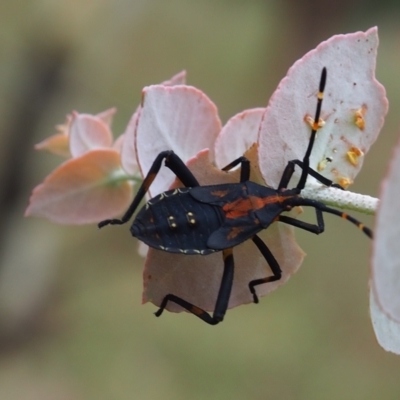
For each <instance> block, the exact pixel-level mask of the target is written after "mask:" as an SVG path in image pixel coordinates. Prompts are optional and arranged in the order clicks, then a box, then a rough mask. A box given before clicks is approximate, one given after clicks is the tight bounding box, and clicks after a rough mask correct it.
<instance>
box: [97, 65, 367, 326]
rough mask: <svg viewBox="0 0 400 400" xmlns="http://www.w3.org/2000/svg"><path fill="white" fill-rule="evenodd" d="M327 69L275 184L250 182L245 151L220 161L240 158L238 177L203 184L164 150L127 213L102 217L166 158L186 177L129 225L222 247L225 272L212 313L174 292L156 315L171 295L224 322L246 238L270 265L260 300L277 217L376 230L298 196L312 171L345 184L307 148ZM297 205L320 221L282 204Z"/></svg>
mask: <svg viewBox="0 0 400 400" xmlns="http://www.w3.org/2000/svg"><path fill="white" fill-rule="evenodd" d="M326 76H327V72H326V68H324V69H323V70H322V73H321V78H320V83H319V92H318V101H317V108H316V112H315V118H314V122H313V123H312V129H311V136H310V140H309V143H308V147H307V150H306V152H305V155H304V157H303V160H292V161H289V162H288V164H287V166H286V167H285V169H284V171H283V174H282V177H281V180H280V183H279V185H278V188H277V189H272V188H269V187H266V186H262V185H259V184H257V183H254V182H251V181H250V180H249V178H250V162H249V160H247V159H246V158H245V157H239V158H238V159H236V160H234V161H233V162H232V163H230V164H229V165H227V166H226V167H225V168H223V170H224V171H229V170H231V169H232V168H234V167H236V166H238V165H239V164H240V166H241V170H240V182H238V183H229V184H220V185H210V186H200V184H199V183H198V181H197V179H196V178H195V176H194V175H193V174H192V172H191V171H190V170H189V169H188V167H187V166H186V165H185V164H184V162H183V161H182V160H181V159H180V158H179V157H178V156H177V155H176V154H175V153H174V152H172V151H163V152H161V153H160V154H159V155H158V156H157V158H156V159H155V160H154V162H153V164H152V166H151V168H150V170H149V172H148V174H147V176H146V177H145V179H144V180H143V183H142V185H141V187H140V188H139V191H138V192H137V194H136V196H135V198H134V199H133V202H132V204H131V205H130V207H129V209H128V210H127V211H126V213H125V214H124V215H123V217H122V218H121V219H107V220H104V221H102V222H100V223H99V224H98V226H99V228H102V227H104V226H106V225H121V224H125V223H126V222H128V221H129V220H130V219H131V218H132V216H133V214H134V212H135V211H136V209H137V208H138V206H139V204H140V202H141V200H142V199H143V197H144V196H145V194H146V192H147V190H148V188H149V186H150V185H151V183H152V182H153V180H154V179H155V177H156V175H157V173H158V171H159V170H160V168H161V166H162V161H163V160H165V166H166V167H168V168H169V169H171V170H172V172H173V173H174V174H175V175H176V176H177V177H178V178H179V179H180V180H181V182H182V183H183V185H184V187H182V188H179V189H172V190H168V191H166V192H164V193H161V194H159V195H158V196H156V197H154V198H152V199H151V200H149V201H148V202H147V203H146V204H145V205H144V206H143V208H142V209H141V210H140V211H139V212H138V213H137V215H136V217H135V219H134V221H133V223H132V226H131V228H130V230H131V233H132V235H133V236H134V237H136V238H138V239H139V240H141V241H143V242H144V243H146V244H148V245H149V246H151V247H154V248H155V249H160V250H164V251H167V252H171V253H181V254H182V255H192V254H200V255H207V254H211V253H214V252H218V251H220V252H222V257H223V264H224V269H223V275H222V279H221V284H220V288H219V292H218V296H217V300H216V304H215V307H214V311H213V313H212V314H211V315H210V314H209V313H207V312H206V311H205V310H203V309H201V308H199V307H197V306H196V305H194V304H192V303H190V302H188V301H186V300H185V299H182V298H180V297H178V296H176V295H174V294H173V293H170V294H167V295H166V296H165V297H164V299H163V301H162V303H161V305H160V308H159V310H158V311H157V312H156V313H155V315H156V316H157V317H158V316H160V315H161V314H162V312H163V310H164V309H165V307H166V305H167V303H168V302H174V303H176V304H178V305H179V306H181V307H183V308H184V309H186V310H187V311H188V312H190V313H192V314H194V315H195V316H197V317H198V318H200V319H201V320H203V321H204V322H206V323H208V324H210V325H216V324H218V323H219V322H221V321H222V320H223V319H224V315H225V313H226V310H227V308H228V303H229V298H230V294H231V289H232V284H233V279H234V257H233V248H234V247H235V246H237V245H239V244H241V243H243V242H245V241H246V240H252V241H253V242H254V244H255V246H256V247H257V248H258V250H259V251H260V253H261V254H262V255H263V257H264V258H265V260H266V261H267V263H268V264H269V266H270V268H271V271H272V275H271V276H267V277H265V278H262V279H256V280H252V281H250V282H249V290H250V292H251V294H252V295H253V301H254V303H258V296H257V293H256V287H257V286H258V285H262V284H265V283H268V282H273V281H277V280H279V279H281V276H282V271H281V269H280V267H279V264H278V262H277V260H276V259H275V257H274V255H273V254H272V252H271V251H270V250H269V248H268V247H267V245H266V244H265V243H264V242H263V241H262V240H261V238H260V237H259V236H258V235H257V233H259V232H260V231H261V230H263V229H267V228H268V227H269V226H270V225H271V224H272V223H273V222H276V221H280V222H282V223H285V224H289V225H292V226H294V227H297V228H300V229H303V230H305V231H308V232H311V233H314V234H319V233H322V232H323V231H324V227H325V224H324V218H323V213H324V212H326V213H329V214H334V215H337V216H339V217H341V218H344V219H346V220H348V221H350V222H351V223H353V224H354V225H356V226H357V227H358V228H359V229H360V230H362V231H363V232H364V233H365V234H366V235H367V236H369V237H371V238H372V231H371V230H370V229H368V228H367V227H365V226H364V225H363V224H362V223H361V222H359V221H357V220H356V219H354V218H353V217H351V216H350V215H348V214H345V213H343V212H341V211H339V210H336V209H334V208H330V207H328V206H326V205H325V204H323V203H320V202H318V201H315V200H312V199H307V198H304V197H301V191H302V190H303V188H304V187H305V184H306V181H307V177H308V176H309V175H311V176H313V177H314V178H315V179H317V180H318V181H319V182H321V183H322V184H324V185H326V186H336V187H338V188H340V189H342V188H341V187H340V186H339V185H336V184H334V183H333V182H332V181H330V180H329V179H327V178H325V177H324V176H322V175H321V174H319V173H318V172H317V171H314V170H313V169H311V168H310V155H311V151H312V148H313V145H314V141H315V138H316V133H317V130H318V128H319V120H320V114H321V105H322V100H323V92H324V88H325V83H326ZM296 165H297V166H298V167H300V168H301V169H302V172H301V175H300V179H299V181H298V183H297V186H296V187H294V188H293V189H287V186H288V184H289V181H290V179H291V177H292V175H293V173H294V170H295V166H296ZM295 206H309V207H312V208H314V210H315V214H316V221H317V223H316V224H312V223H308V222H304V221H300V220H297V219H295V218H292V217H290V216H287V215H282V213H283V212H285V211H289V210H291V209H292V208H293V207H295Z"/></svg>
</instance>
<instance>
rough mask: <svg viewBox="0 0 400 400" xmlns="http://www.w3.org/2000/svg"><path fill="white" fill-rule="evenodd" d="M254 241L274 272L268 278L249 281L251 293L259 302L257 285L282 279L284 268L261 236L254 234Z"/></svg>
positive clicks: (254, 299)
mask: <svg viewBox="0 0 400 400" xmlns="http://www.w3.org/2000/svg"><path fill="white" fill-rule="evenodd" d="M253 242H254V244H255V245H256V246H257V247H258V250H260V252H261V254H262V255H263V256H264V258H265V260H266V261H267V263H268V265H269V267H270V268H271V271H272V274H273V275H272V276H267V277H266V278H261V279H254V280H252V281H250V282H249V289H250V292H251V294H252V295H253V301H254V303H258V296H257V294H256V290H255V286H257V285H262V284H263V283H268V282H274V281H279V279H281V277H282V270H281V268H280V266H279V264H278V261H276V258H275V257H274V255H273V254H272V253H271V250H270V249H269V248H268V247H267V245H266V244H265V243H264V242H263V241H262V240H261V239H260V237H259V236H257V235H254V236H253Z"/></svg>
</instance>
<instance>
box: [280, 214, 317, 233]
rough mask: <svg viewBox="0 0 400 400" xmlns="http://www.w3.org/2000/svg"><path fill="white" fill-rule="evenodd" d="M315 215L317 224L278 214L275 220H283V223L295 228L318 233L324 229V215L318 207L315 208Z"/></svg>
mask: <svg viewBox="0 0 400 400" xmlns="http://www.w3.org/2000/svg"><path fill="white" fill-rule="evenodd" d="M315 214H316V216H317V224H316V225H315V224H310V223H308V222H304V221H300V220H298V219H296V218H292V217H288V216H287V215H279V216H278V217H277V219H276V220H277V221H280V222H284V223H285V224H288V225H292V226H295V227H296V228H300V229H304V230H305V231H308V232H311V233H315V234H316V235H319V234H320V233H322V232H323V231H324V230H325V223H324V217H323V215H322V211H321V210H320V209H318V208H316V209H315Z"/></svg>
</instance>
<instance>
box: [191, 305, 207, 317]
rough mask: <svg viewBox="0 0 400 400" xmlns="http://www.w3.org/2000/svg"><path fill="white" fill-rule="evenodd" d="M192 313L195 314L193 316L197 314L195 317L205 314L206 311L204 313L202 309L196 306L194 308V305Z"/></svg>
mask: <svg viewBox="0 0 400 400" xmlns="http://www.w3.org/2000/svg"><path fill="white" fill-rule="evenodd" d="M190 312H191V313H193V314H195V315H201V314H204V311H203V310H202V309H201V308H199V307H196V306H194V305H192V307H191V308H190Z"/></svg>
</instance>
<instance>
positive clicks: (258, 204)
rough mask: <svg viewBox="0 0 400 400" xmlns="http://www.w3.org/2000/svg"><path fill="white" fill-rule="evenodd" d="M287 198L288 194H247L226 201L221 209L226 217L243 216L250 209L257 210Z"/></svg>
mask: <svg viewBox="0 0 400 400" xmlns="http://www.w3.org/2000/svg"><path fill="white" fill-rule="evenodd" d="M288 198H289V197H288V196H279V195H276V196H267V197H257V196H249V197H247V198H240V199H237V200H235V201H232V202H231V203H227V204H225V205H224V206H223V207H222V209H223V211H224V212H225V215H226V218H232V219H233V218H239V217H245V216H247V215H248V214H249V212H250V211H256V210H259V209H261V208H264V207H265V206H267V205H268V204H274V203H282V202H283V201H285V200H287V199H288Z"/></svg>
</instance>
